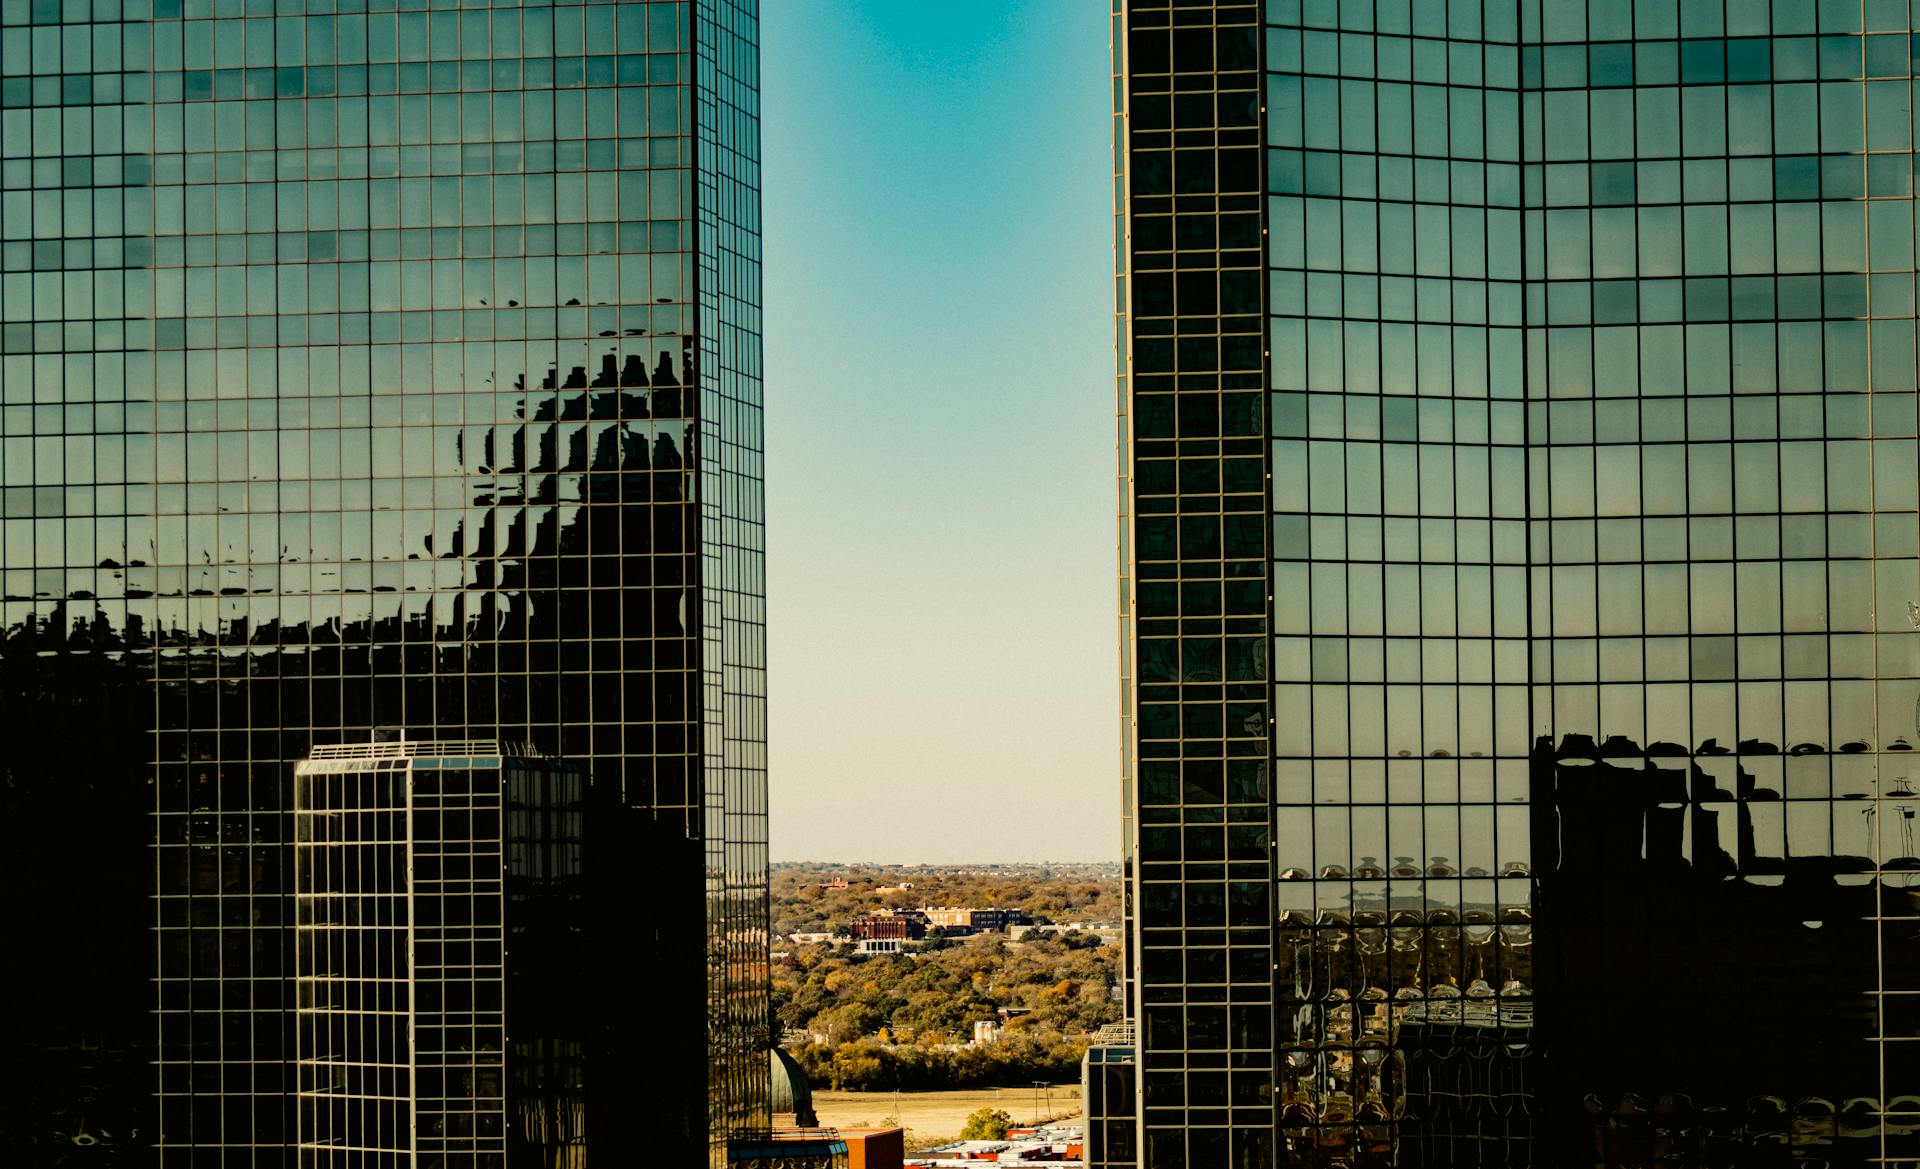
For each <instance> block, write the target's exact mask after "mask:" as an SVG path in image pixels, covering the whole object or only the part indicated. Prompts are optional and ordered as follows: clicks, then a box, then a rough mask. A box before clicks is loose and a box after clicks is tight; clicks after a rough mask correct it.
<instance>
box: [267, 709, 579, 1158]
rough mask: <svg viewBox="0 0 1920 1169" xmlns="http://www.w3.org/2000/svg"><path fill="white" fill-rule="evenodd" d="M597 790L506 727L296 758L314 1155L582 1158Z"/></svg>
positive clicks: (301, 1044) (301, 949) (300, 999)
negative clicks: (582, 974)
mask: <svg viewBox="0 0 1920 1169" xmlns="http://www.w3.org/2000/svg"><path fill="white" fill-rule="evenodd" d="M585 802H586V784H585V777H584V776H582V775H581V774H580V773H579V772H578V771H574V770H571V769H569V768H566V767H563V766H560V765H557V764H556V763H555V762H554V761H553V760H550V759H542V758H538V757H536V756H531V755H529V754H528V753H527V752H526V750H525V748H516V747H513V746H511V745H503V744H500V743H497V742H492V741H479V742H389V743H367V744H343V745H338V746H331V747H327V746H323V747H316V748H315V749H314V752H313V755H312V757H311V758H309V759H307V760H306V761H305V762H302V763H301V764H299V766H298V767H297V769H296V771H295V778H294V809H293V814H294V864H293V868H294V878H293V880H294V968H295V972H296V973H295V1001H296V1007H295V1011H296V1024H295V1039H294V1051H295V1055H296V1058H297V1063H298V1071H297V1077H298V1079H297V1084H298V1088H297V1091H298V1096H299V1100H298V1106H297V1115H296V1120H295V1126H296V1136H297V1143H298V1146H299V1152H298V1154H297V1164H298V1165H299V1166H301V1167H302V1169H308V1167H312V1169H322V1167H331V1166H338V1167H341V1169H375V1167H381V1166H395V1167H397V1166H404V1165H410V1164H414V1163H416V1162H417V1161H421V1160H424V1161H426V1162H428V1163H435V1164H441V1165H446V1166H460V1167H467V1166H483V1165H505V1164H523V1163H524V1164H527V1165H538V1166H564V1165H577V1164H579V1163H580V1162H581V1158H582V1155H583V1153H584V1150H585V1146H586V1137H587V1135H588V1133H587V1128H586V1123H585V1122H586V1119H587V1115H588V1113H589V1111H590V1109H589V1108H588V1107H587V1104H588V1094H587V1092H586V1091H585V1090H584V1089H585V1087H586V1082H587V1078H588V1077H587V1075H586V1069H587V1065H588V1059H587V1049H588V1037H589V1035H590V1034H591V1033H592V1032H593V1031H595V1030H596V1029H599V1028H603V1027H604V1026H605V1016H604V1015H603V1014H602V1012H601V1011H600V1010H598V1009H596V1008H597V1007H598V1006H599V1004H592V1003H589V1002H588V1001H587V1000H586V999H585V998H584V997H583V996H582V995H581V993H580V988H579V983H578V981H577V979H576V978H575V977H574V974H573V972H574V971H575V970H577V969H578V966H579V963H580V962H581V961H582V959H583V958H584V957H585V955H584V953H583V952H582V940H583V939H582V935H583V933H584V931H585V928H588V927H589V925H590V923H589V922H588V921H587V919H586V913H587V911H588V906H589V903H590V901H591V900H592V898H590V897H589V895H588V890H587V887H586V879H587V869H586V865H585V857H584V856H583V852H584V849H583V845H584V839H583V836H584V824H583V814H582V813H583V808H584V805H585ZM596 1070H597V1069H596ZM595 1078H596V1079H597V1078H598V1077H595ZM598 1086H599V1085H598V1084H596V1085H595V1087H596V1088H597V1087H598Z"/></svg>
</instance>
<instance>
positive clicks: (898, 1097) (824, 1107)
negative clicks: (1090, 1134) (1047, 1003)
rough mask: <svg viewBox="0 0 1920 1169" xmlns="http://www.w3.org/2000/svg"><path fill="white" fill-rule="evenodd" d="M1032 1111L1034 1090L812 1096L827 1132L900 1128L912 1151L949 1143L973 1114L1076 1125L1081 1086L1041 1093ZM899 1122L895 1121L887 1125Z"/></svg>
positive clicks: (1060, 1086) (819, 1093) (1063, 1086)
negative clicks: (993, 1112) (994, 1112)
mask: <svg viewBox="0 0 1920 1169" xmlns="http://www.w3.org/2000/svg"><path fill="white" fill-rule="evenodd" d="M1038 1101H1039V1108H1038V1111H1037V1112H1036V1110H1035V1093H1034V1090H1033V1089H1032V1088H999V1089H994V1088H970V1089H968V1090H966V1091H962V1092H900V1093H893V1092H824V1091H816V1092H814V1094H813V1108H814V1111H815V1112H818V1113H819V1114H820V1123H821V1124H823V1125H827V1126H829V1127H845V1128H855V1127H858V1126H861V1125H870V1124H899V1125H901V1126H902V1127H904V1128H906V1129H907V1130H909V1131H908V1133H907V1139H908V1141H909V1142H911V1143H912V1144H915V1145H923V1144H929V1143H936V1142H938V1141H941V1140H950V1139H952V1138H954V1137H957V1136H959V1135H960V1127H961V1126H962V1125H964V1124H966V1122H967V1117H968V1116H969V1115H971V1114H972V1113H973V1112H974V1111H975V1110H976V1109H980V1108H999V1109H1003V1110H1005V1111H1006V1112H1007V1113H1008V1114H1010V1115H1011V1116H1012V1117H1013V1119H1014V1122H1015V1123H1016V1124H1027V1123H1031V1122H1034V1121H1040V1120H1065V1121H1072V1120H1077V1119H1078V1118H1079V1116H1080V1086H1079V1085H1078V1084H1055V1085H1053V1086H1052V1087H1050V1088H1043V1089H1041V1090H1040V1092H1039V1095H1038ZM1049 1103H1051V1107H1049V1106H1048V1105H1049ZM894 1117H897V1118H898V1119H897V1120H895V1119H891V1118H894Z"/></svg>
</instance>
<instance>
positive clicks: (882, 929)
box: [847, 910, 927, 941]
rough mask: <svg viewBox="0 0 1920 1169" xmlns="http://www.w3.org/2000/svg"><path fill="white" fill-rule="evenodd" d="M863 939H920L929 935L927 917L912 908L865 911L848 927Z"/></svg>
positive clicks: (857, 936) (854, 934)
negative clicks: (883, 911)
mask: <svg viewBox="0 0 1920 1169" xmlns="http://www.w3.org/2000/svg"><path fill="white" fill-rule="evenodd" d="M847 928H848V929H850V930H851V931H852V932H853V936H854V937H856V938H859V939H860V940H861V941H867V940H879V939H889V938H890V939H893V940H896V941H918V940H920V939H921V938H924V937H926V936H927V919H926V918H925V917H923V916H921V915H920V914H919V913H916V912H914V911H912V910H907V911H905V912H901V913H863V914H861V915H860V916H859V917H856V918H854V919H853V922H852V924H850V925H849V926H848V927H847Z"/></svg>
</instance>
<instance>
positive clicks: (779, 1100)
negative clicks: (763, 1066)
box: [767, 1047, 820, 1128]
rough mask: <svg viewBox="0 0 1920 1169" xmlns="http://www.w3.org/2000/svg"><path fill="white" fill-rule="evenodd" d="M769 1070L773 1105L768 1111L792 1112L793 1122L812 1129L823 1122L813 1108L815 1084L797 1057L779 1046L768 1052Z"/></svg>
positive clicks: (776, 1113) (777, 1112)
mask: <svg viewBox="0 0 1920 1169" xmlns="http://www.w3.org/2000/svg"><path fill="white" fill-rule="evenodd" d="M767 1063H768V1070H769V1071H770V1072H771V1073H772V1078H773V1096H772V1101H773V1107H772V1108H771V1109H769V1110H768V1111H770V1112H772V1113H774V1115H776V1116H778V1115H780V1114H782V1113H787V1112H791V1113H793V1122H794V1123H795V1124H797V1125H799V1126H800V1127H802V1128H812V1127H814V1126H815V1125H818V1124H819V1123H820V1118H819V1117H818V1116H815V1115H814V1111H813V1085H812V1084H810V1083H808V1082H807V1073H806V1072H805V1071H804V1070H803V1069H802V1068H801V1067H800V1065H799V1063H798V1062H796V1061H795V1060H794V1058H793V1057H792V1056H790V1055H788V1054H787V1053H786V1052H784V1051H782V1050H781V1049H779V1048H778V1047H775V1048H773V1049H772V1050H770V1051H768V1052H767Z"/></svg>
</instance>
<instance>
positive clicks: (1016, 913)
mask: <svg viewBox="0 0 1920 1169" xmlns="http://www.w3.org/2000/svg"><path fill="white" fill-rule="evenodd" d="M920 912H921V914H923V915H924V916H925V917H926V919H927V924H928V925H930V926H939V927H940V928H941V929H943V930H946V931H947V932H949V933H952V932H953V931H955V930H969V931H979V930H1004V929H1006V928H1007V927H1008V926H1014V925H1026V924H1027V923H1028V918H1027V915H1026V914H1025V913H1024V912H1022V911H1021V910H1018V909H1002V908H998V907H992V908H986V909H972V908H963V907H959V906H941V907H938V908H936V907H934V906H931V905H929V906H926V907H925V908H923V909H921V910H920Z"/></svg>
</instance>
